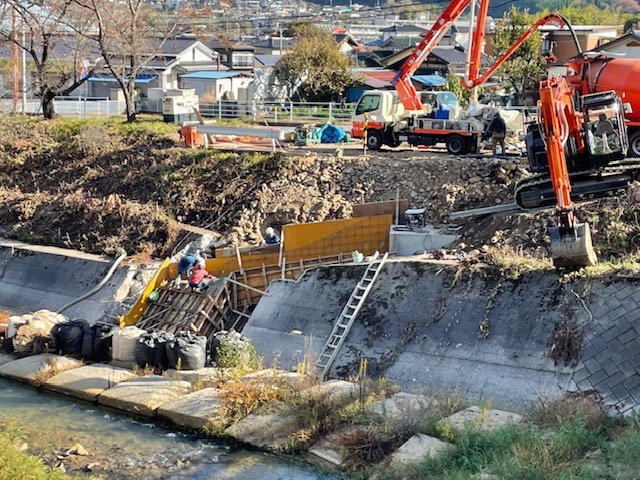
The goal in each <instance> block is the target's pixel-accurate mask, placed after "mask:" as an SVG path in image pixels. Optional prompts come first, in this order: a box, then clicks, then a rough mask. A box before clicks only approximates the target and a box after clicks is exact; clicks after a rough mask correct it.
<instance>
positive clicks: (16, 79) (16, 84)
mask: <svg viewBox="0 0 640 480" xmlns="http://www.w3.org/2000/svg"><path fill="white" fill-rule="evenodd" d="M11 12H12V15H11V21H12V27H13V32H12V34H11V39H12V41H13V111H14V112H17V111H18V98H20V76H19V75H18V64H19V63H18V58H19V57H18V12H16V9H15V8H13V9H12V10H11Z"/></svg>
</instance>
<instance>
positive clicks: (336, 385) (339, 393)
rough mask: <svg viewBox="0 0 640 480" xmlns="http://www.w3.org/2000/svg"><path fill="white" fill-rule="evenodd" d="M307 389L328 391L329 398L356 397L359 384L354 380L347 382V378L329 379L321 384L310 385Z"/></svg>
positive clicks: (319, 391) (321, 391)
mask: <svg viewBox="0 0 640 480" xmlns="http://www.w3.org/2000/svg"><path fill="white" fill-rule="evenodd" d="M305 391H307V392H314V393H315V392H317V393H328V395H329V398H330V399H332V400H335V399H337V398H339V397H343V396H349V397H351V398H356V397H357V396H358V385H357V384H356V383H353V382H347V381H345V380H327V381H325V382H322V383H321V384H320V385H314V386H312V387H309V388H308V389H306V390H305Z"/></svg>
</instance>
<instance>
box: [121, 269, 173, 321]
mask: <svg viewBox="0 0 640 480" xmlns="http://www.w3.org/2000/svg"><path fill="white" fill-rule="evenodd" d="M169 265H170V259H168V258H166V259H165V260H164V262H162V265H160V268H158V271H157V272H156V274H155V275H154V276H153V278H152V279H151V281H150V282H149V285H147V287H146V288H145V289H144V291H143V292H142V295H140V298H138V301H137V302H136V303H135V304H134V305H133V307H132V308H131V310H130V311H129V313H127V314H126V315H124V316H122V317H120V326H121V327H125V326H127V325H135V324H136V322H137V321H138V319H139V318H140V315H142V314H143V313H144V311H145V310H146V309H147V305H149V294H150V293H151V292H153V291H154V290H155V289H156V288H158V287H159V286H160V285H161V284H162V282H164V281H165V280H166V279H168V278H173V277H171V275H170V274H169V268H168V267H169ZM176 273H177V270H176ZM174 277H175V274H174Z"/></svg>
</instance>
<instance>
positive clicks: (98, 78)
mask: <svg viewBox="0 0 640 480" xmlns="http://www.w3.org/2000/svg"><path fill="white" fill-rule="evenodd" d="M156 78H157V75H151V74H149V73H141V74H140V75H136V83H142V84H144V83H149V82H151V81H153V80H155V79H156ZM89 81H90V82H117V80H116V77H114V76H113V75H111V74H110V73H96V74H95V75H93V76H92V77H91V78H89ZM124 81H125V82H128V81H129V79H128V78H127V77H125V79H124Z"/></svg>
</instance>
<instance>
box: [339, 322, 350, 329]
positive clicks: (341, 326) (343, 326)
mask: <svg viewBox="0 0 640 480" xmlns="http://www.w3.org/2000/svg"><path fill="white" fill-rule="evenodd" d="M338 326H339V327H340V328H347V327H348V326H349V325H348V324H346V323H339V324H338Z"/></svg>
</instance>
